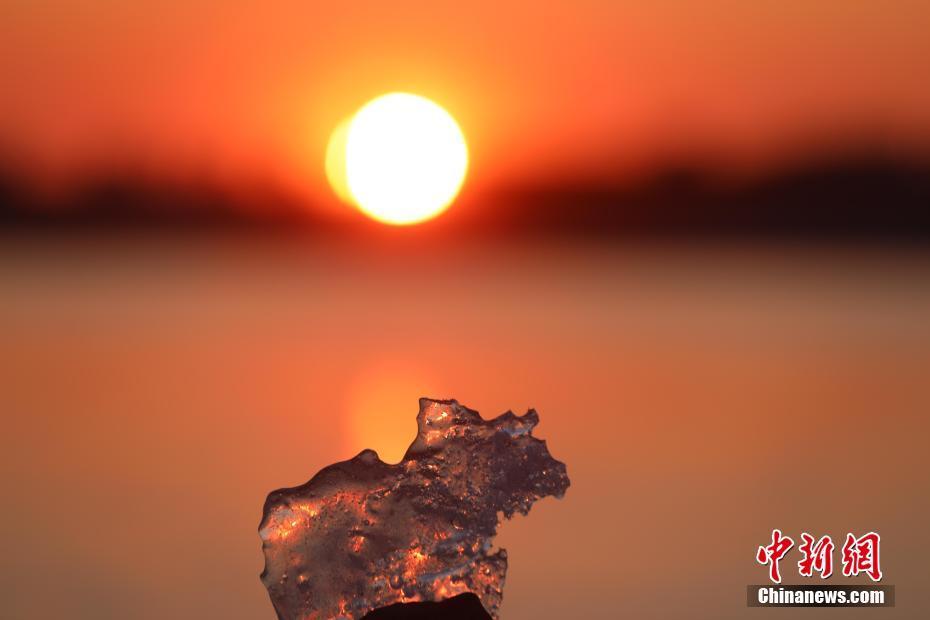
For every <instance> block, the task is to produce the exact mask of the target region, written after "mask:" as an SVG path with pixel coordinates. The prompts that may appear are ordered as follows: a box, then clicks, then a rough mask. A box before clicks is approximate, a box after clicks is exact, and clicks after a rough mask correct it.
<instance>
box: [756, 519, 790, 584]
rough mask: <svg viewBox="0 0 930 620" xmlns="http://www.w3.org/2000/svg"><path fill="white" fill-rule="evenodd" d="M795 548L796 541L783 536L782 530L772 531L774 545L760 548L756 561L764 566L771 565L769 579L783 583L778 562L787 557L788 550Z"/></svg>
mask: <svg viewBox="0 0 930 620" xmlns="http://www.w3.org/2000/svg"><path fill="white" fill-rule="evenodd" d="M793 546H794V541H793V540H791V538H789V537H788V536H782V535H781V530H772V544H771V545H769V546H767V547H759V550H758V551H757V552H756V561H757V562H758V563H759V564H762V565H763V566H764V565H765V564H768V565H769V579H771V580H772V581H774V582H775V583H781V574H780V573H779V572H778V562H779V561H780V560H781V559H782V558H783V557H785V554H786V553H788V550H789V549H791V547H793Z"/></svg>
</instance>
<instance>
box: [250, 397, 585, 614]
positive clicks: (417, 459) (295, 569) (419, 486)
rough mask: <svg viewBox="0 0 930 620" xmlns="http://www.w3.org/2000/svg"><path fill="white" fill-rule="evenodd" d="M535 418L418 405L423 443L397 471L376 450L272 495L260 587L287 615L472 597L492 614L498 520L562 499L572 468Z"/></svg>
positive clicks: (448, 404) (499, 560) (500, 578)
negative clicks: (553, 450)
mask: <svg viewBox="0 0 930 620" xmlns="http://www.w3.org/2000/svg"><path fill="white" fill-rule="evenodd" d="M538 422H539V417H538V416H537V415H536V412H535V411H533V410H532V409H531V410H530V411H528V412H527V413H526V415H524V416H522V417H518V416H515V415H514V414H513V413H511V412H509V411H508V412H507V413H505V414H503V415H501V416H499V417H497V418H495V419H493V420H484V419H482V418H481V416H480V415H478V412H477V411H472V410H471V409H468V408H466V407H463V406H461V405H459V404H458V403H457V402H456V401H454V400H430V399H426V398H423V399H420V412H419V414H418V415H417V426H418V429H419V430H418V432H417V436H416V439H414V441H413V443H412V444H411V445H410V448H408V449H407V453H406V454H405V455H404V459H403V460H402V461H401V462H400V463H398V464H397V465H388V464H386V463H384V462H382V461H381V460H380V459H379V458H378V455H377V454H376V453H375V452H373V451H371V450H364V451H362V452H361V453H360V454H359V455H358V456H356V457H355V458H353V459H351V460H349V461H343V462H342V463H336V464H335V465H330V466H329V467H326V468H325V469H323V470H321V471H320V472H319V473H318V474H317V475H315V476H314V477H313V478H312V479H311V480H310V481H309V482H307V483H306V484H304V485H303V486H299V487H296V488H293V489H281V490H278V491H274V492H272V493H271V494H270V495H269V496H268V499H267V500H266V501H265V509H264V514H263V517H262V522H261V525H260V526H259V533H260V535H261V538H262V541H263V544H262V548H263V550H264V553H265V570H264V572H263V573H262V582H263V583H264V584H265V587H267V588H268V593H269V594H270V596H271V601H272V603H273V604H274V607H275V610H276V611H277V613H278V618H280V619H281V620H311V619H320V620H323V619H326V618H352V619H358V618H361V617H362V616H364V615H365V614H366V613H368V612H370V611H372V610H374V609H378V608H381V607H385V606H387V605H391V604H394V603H409V602H416V601H440V600H443V599H447V598H449V597H453V596H456V595H458V594H463V593H466V592H471V593H473V594H475V595H476V596H477V597H478V599H479V600H480V601H481V604H482V605H483V606H484V608H485V609H486V610H487V611H488V613H489V614H491V616H493V617H495V618H496V617H497V615H498V609H499V607H500V604H501V598H502V596H503V593H502V589H503V586H504V575H505V573H506V571H507V553H506V551H504V550H503V549H500V550H498V551H496V552H493V551H492V549H491V539H492V538H493V537H494V535H495V533H496V531H497V525H498V513H503V514H504V515H505V516H506V517H507V518H510V517H511V516H513V514H514V513H515V512H521V513H523V514H526V513H527V512H529V510H530V507H531V506H532V504H533V502H535V501H536V500H537V499H539V498H542V497H545V496H548V495H554V496H556V497H561V496H562V495H564V493H565V490H566V489H567V488H568V485H569V480H568V476H567V475H566V472H565V465H564V464H562V463H560V462H559V461H556V460H555V459H553V458H552V456H551V455H550V454H549V450H548V449H547V448H546V443H545V442H544V441H542V440H539V439H536V438H535V437H533V436H532V431H533V427H535V426H536V424H537V423H538Z"/></svg>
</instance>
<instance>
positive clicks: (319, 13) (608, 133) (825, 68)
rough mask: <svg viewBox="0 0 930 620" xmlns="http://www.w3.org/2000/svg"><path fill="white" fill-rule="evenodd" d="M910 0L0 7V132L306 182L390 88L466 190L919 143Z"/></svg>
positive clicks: (917, 41) (63, 150)
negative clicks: (355, 114) (698, 162)
mask: <svg viewBox="0 0 930 620" xmlns="http://www.w3.org/2000/svg"><path fill="white" fill-rule="evenodd" d="M928 28H930V5H928V4H927V3H926V2H920V1H917V0H914V1H911V0H893V1H884V2H878V1H874V2H873V1H860V0H821V1H810V0H781V1H771V0H760V1H756V2H744V1H738V0H709V1H706V2H695V1H688V0H680V1H677V2H671V1H666V0H661V1H656V2H632V1H628V2H623V1H614V2H609V1H606V0H602V1H590V0H589V1H580V2H571V3H568V2H566V3H560V4H554V3H523V2H520V3H517V2H505V1H502V0H494V1H482V0H477V1H474V2H470V3H442V4H440V3H437V2H433V1H418V2H390V3H387V2H352V3H337V2H332V3H320V2H307V1H301V2H298V1H290V0H287V1H279V2H246V1H235V2H230V1H229V0H224V1H219V0H189V1H186V2H179V1H173V2H172V1H158V2H156V1H154V0H136V1H135V2H122V1H117V0H106V1H98V2H91V1H87V0H83V1H78V0H56V1H50V0H2V4H0V97H2V109H3V114H2V116H0V146H3V145H6V147H7V148H16V149H24V150H25V152H26V153H27V155H29V156H30V157H32V158H35V159H36V160H38V161H41V162H44V163H46V164H52V165H54V166H56V167H60V168H64V169H68V168H73V167H74V166H75V165H77V166H87V165H92V163H93V162H95V161H98V160H99V158H107V157H125V156H127V155H128V156H129V157H130V158H131V159H132V160H133V161H135V162H137V163H140V164H145V165H153V166H156V167H160V166H168V167H173V168H177V169H189V168H191V167H195V168H198V169H201V170H210V171H220V172H226V173H234V174H236V175H240V174H241V173H243V172H245V173H248V174H254V175H256V176H257V177H262V176H264V175H273V176H277V177H281V178H284V179H287V180H290V181H297V182H298V183H299V184H300V185H303V186H304V187H306V188H307V189H308V190H310V191H312V192H317V191H319V190H320V189H321V188H323V187H324V181H323V171H322V158H323V152H324V149H325V143H326V138H327V135H328V133H329V131H330V130H331V129H332V127H333V126H335V124H336V123H337V122H338V121H339V120H340V119H341V118H342V117H344V116H345V115H346V114H348V113H350V112H351V111H353V110H354V109H355V108H356V107H357V106H359V105H360V104H362V103H364V102H365V101H366V100H368V99H370V98H371V97H373V96H375V95H378V94H380V93H382V92H385V91H389V90H410V91H414V92H418V93H420V94H423V95H426V96H429V97H432V98H434V99H436V100H437V101H439V102H440V103H442V104H443V105H444V106H446V107H447V108H448V109H449V110H450V111H451V112H452V113H453V114H454V115H455V116H456V117H457V118H458V119H459V120H460V122H461V124H462V126H463V128H464V130H465V132H466V135H467V136H468V138H469V141H470V146H471V150H472V160H473V161H472V169H471V176H470V179H469V183H470V184H477V185H478V186H482V185H484V186H488V185H493V184H495V183H499V182H505V181H508V180H513V179H517V178H523V177H526V176H529V177H530V178H532V177H533V175H538V174H540V173H541V172H543V171H549V170H552V169H555V170H556V171H558V172H559V173H561V174H564V175H566V176H570V175H573V174H577V173H584V174H596V173H597V172H598V171H603V170H610V169H616V168H618V167H625V166H630V165H634V166H635V165H639V164H643V163H645V162H648V161H650V160H654V159H657V158H658V159H661V158H662V157H666V156H674V155H675V154H676V153H680V152H682V150H687V149H688V148H692V147H695V146H697V147H699V148H700V149H701V150H702V151H710V154H712V155H715V156H720V157H727V158H733V159H735V160H738V161H752V160H753V158H755V157H760V156H761V157H764V156H766V154H767V153H771V152H772V151H773V150H777V149H779V148H783V147H785V146H786V145H791V144H795V143H797V142H799V141H800V142H803V141H805V140H808V139H820V140H822V139H823V138H824V137H830V138H836V137H842V136H844V135H864V136H868V137H873V138H874V137H876V136H879V137H887V136H891V137H892V141H898V142H899V143H902V144H904V143H905V142H907V141H908V140H912V141H915V142H918V143H920V142H927V141H930V80H928V79H927V75H928V66H930V62H928V60H927V59H928V58H930V38H928V37H927V36H926V33H927V31H928Z"/></svg>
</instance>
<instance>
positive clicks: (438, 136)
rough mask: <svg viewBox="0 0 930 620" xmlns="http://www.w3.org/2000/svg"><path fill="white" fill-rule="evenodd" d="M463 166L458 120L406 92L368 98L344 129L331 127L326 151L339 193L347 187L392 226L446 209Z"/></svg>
mask: <svg viewBox="0 0 930 620" xmlns="http://www.w3.org/2000/svg"><path fill="white" fill-rule="evenodd" d="M340 134H341V135H340ZM343 153H344V155H343ZM343 157H344V160H343ZM332 160H335V161H332ZM343 162H344V163H343ZM339 164H343V165H344V168H343V167H342V166H340V165H339ZM467 168H468V147H467V146H466V145H465V136H464V135H462V130H461V129H459V126H458V124H457V123H456V122H455V119H453V118H452V116H451V115H450V114H449V113H448V112H446V111H445V110H444V109H442V108H441V107H440V106H439V105H437V104H435V103H433V102H432V101H430V100H429V99H426V98H424V97H420V96H418V95H410V94H406V93H391V94H388V95H382V96H381V97H378V98H376V99H373V100H372V101H370V102H368V103H367V104H365V106H363V107H362V109H360V110H359V111H358V112H357V113H356V114H355V116H353V117H352V118H351V120H349V121H348V127H347V130H346V127H345V126H344V124H341V125H340V127H339V128H337V129H336V131H335V132H333V137H332V138H331V140H330V148H329V150H328V153H327V175H328V176H329V178H330V182H331V183H332V185H333V188H334V189H335V190H336V192H337V193H338V194H340V196H342V197H345V194H346V193H348V195H349V196H350V197H351V200H352V202H354V203H355V204H356V205H357V206H358V208H359V209H361V211H362V212H364V213H366V214H367V215H369V216H371V217H372V218H374V219H376V220H378V221H380V222H384V223H387V224H395V225H405V224H415V223H417V222H422V221H424V220H428V219H430V218H432V217H435V216H436V215H438V214H440V213H442V212H443V211H445V210H446V209H447V208H448V207H449V205H450V204H451V203H452V201H453V200H454V199H455V196H456V195H457V194H458V192H459V189H460V188H461V187H462V182H463V181H464V180H465V171H466V169H467ZM343 171H344V173H343Z"/></svg>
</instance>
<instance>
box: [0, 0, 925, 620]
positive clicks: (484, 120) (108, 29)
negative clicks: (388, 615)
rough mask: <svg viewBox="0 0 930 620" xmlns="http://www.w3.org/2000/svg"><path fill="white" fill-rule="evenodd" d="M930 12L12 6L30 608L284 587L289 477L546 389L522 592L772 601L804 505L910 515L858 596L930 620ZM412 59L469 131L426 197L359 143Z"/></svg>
mask: <svg viewBox="0 0 930 620" xmlns="http://www.w3.org/2000/svg"><path fill="white" fill-rule="evenodd" d="M928 27H930V8H928V6H927V5H926V3H923V2H917V1H913V2H912V1H910V0H893V1H891V2H887V1H886V2H873V1H871V0H862V1H854V2H850V1H848V0H847V1H845V2H840V1H833V0H815V1H808V2H801V1H795V0H790V1H782V2H754V3H745V2H731V1H728V0H707V1H702V2H698V1H695V0H680V1H677V2H649V3H647V2H640V1H634V0H630V1H627V2H611V3H607V2H595V1H587V2H573V3H548V4H545V5H542V6H541V5H539V4H536V3H533V4H530V3H521V2H501V1H497V2H483V1H478V2H473V3H471V4H470V5H469V6H467V7H465V6H457V5H453V4H452V3H447V4H439V3H435V2H392V3H386V2H383V3H382V2H359V3H353V4H350V5H337V4H329V3H319V2H300V3H298V2H288V1H278V2H273V3H268V2H265V3H258V2H246V1H243V2H235V3H228V2H223V3H221V2H213V1H212V0H196V1H191V2H186V3H180V2H152V1H149V0H140V1H138V2H134V3H118V2H106V1H102V0H101V1H97V2H89V1H85V2H78V1H76V0H58V1H56V2H35V1H29V2H26V1H25V0H0V112H2V113H0V416H2V418H0V419H2V422H3V432H2V433H0V464H2V468H0V484H2V487H0V489H2V491H3V494H4V497H5V498H6V501H5V503H4V510H3V511H2V514H0V532H2V541H3V545H4V548H5V550H6V555H5V557H6V561H5V562H3V563H2V565H0V600H2V603H0V605H2V607H0V609H2V613H0V615H2V616H3V617H4V618H11V619H14V620H20V619H23V620H25V619H40V618H51V617H69V618H74V619H85V618H86V619H91V618H94V619H103V618H138V619H143V620H149V619H152V620H154V619H162V618H220V617H222V618H243V619H245V618H250V619H251V618H254V619H258V618H268V619H270V618H272V617H273V616H274V612H273V610H272V607H271V604H270V602H269V601H268V598H267V594H266V592H265V590H264V588H263V586H262V584H261V583H260V581H259V579H258V574H259V572H260V571H261V569H262V564H263V560H262V554H261V548H260V541H259V538H258V535H257V526H258V521H259V519H260V516H261V506H262V502H263V501H264V498H265V496H266V494H267V493H268V492H269V491H271V490H273V489H276V488H279V487H285V486H294V485H297V484H301V483H303V482H305V481H306V480H307V479H309V478H310V477H311V476H312V475H313V474H314V473H316V472H317V471H318V470H319V469H320V468H322V467H324V466H326V465H328V464H330V463H332V462H335V461H338V460H343V459H346V458H350V457H351V456H354V455H355V454H357V453H358V452H359V451H361V450H362V449H363V448H374V449H376V450H377V451H378V452H379V454H381V456H382V458H384V459H385V460H387V461H390V462H396V461H397V460H399V459H400V457H401V455H402V454H403V452H404V450H405V449H406V446H407V445H408V444H409V443H410V441H411V440H412V439H413V435H414V432H415V429H416V424H415V419H414V418H415V414H416V410H417V398H418V397H420V396H432V397H451V398H457V399H458V400H459V401H461V402H462V403H463V404H465V405H467V406H469V407H471V408H474V409H478V410H479V411H480V412H481V413H482V414H483V415H484V416H485V417H491V416H493V415H497V414H499V413H502V412H503V411H505V410H507V409H513V410H514V411H515V412H517V413H523V412H524V411H525V409H527V408H528V407H535V408H536V409H537V410H538V411H539V413H540V417H541V424H540V426H539V427H538V430H537V432H536V435H537V436H540V437H542V438H544V439H546V440H547V441H548V443H549V447H550V450H551V452H552V454H553V455H554V456H555V457H556V458H558V459H560V460H562V461H564V462H565V463H566V464H567V465H568V472H569V476H570V477H571V480H572V486H571V488H570V489H569V491H568V493H567V494H566V496H565V498H564V499H563V500H561V501H558V500H554V499H546V500H543V501H541V502H539V503H537V504H536V505H535V506H534V508H533V510H532V512H531V513H530V515H529V516H528V517H516V518H515V519H514V520H513V521H511V522H507V523H506V524H504V525H502V527H501V530H500V534H499V536H498V538H497V539H496V542H497V543H498V544H499V545H500V546H503V547H505V548H507V549H508V551H509V554H510V555H509V557H510V569H509V572H508V577H507V585H506V588H505V597H504V606H503V609H502V617H503V618H507V619H511V620H519V619H529V618H559V617H635V618H666V617H668V616H670V615H685V614H687V615H689V616H694V617H702V618H704V617H706V618H743V617H753V616H759V615H764V614H766V613H769V612H765V611H759V610H758V609H750V608H747V607H746V606H745V586H746V585H747V584H751V583H763V582H764V580H765V578H766V574H767V573H766V568H765V567H762V566H760V565H758V564H756V562H755V559H754V558H755V551H756V548H757V547H758V546H759V545H762V544H766V543H768V542H770V536H771V530H772V529H773V528H780V529H782V530H783V531H784V532H785V533H786V534H789V535H791V536H792V537H794V538H795V540H798V538H799V536H800V533H801V532H802V531H808V532H811V533H813V534H816V535H818V536H819V535H824V534H830V535H832V536H833V538H834V540H838V539H839V540H841V539H842V538H843V537H844V536H845V534H846V532H847V531H849V532H854V533H858V534H862V533H865V532H867V531H869V530H874V531H877V532H879V533H880V534H881V536H882V543H883V545H882V554H883V555H882V564H883V570H884V574H885V579H884V581H883V583H886V584H893V585H895V586H896V587H897V607H895V608H893V609H880V610H868V609H855V610H846V611H844V615H845V616H849V617H863V618H864V617H872V616H877V615H879V614H880V615H881V616H882V617H885V616H894V617H896V618H924V617H926V616H927V614H928V612H930V595H928V594H927V592H926V587H925V584H924V581H925V579H924V578H925V576H926V564H925V558H926V555H927V553H928V552H930V535H928V534H927V530H926V527H925V523H926V522H927V521H928V519H930V502H928V499H927V494H926V492H925V491H926V489H927V488H928V486H930V456H928V453H927V450H926V447H925V444H926V438H927V436H928V430H930V429H928V422H927V412H928V410H930V393H928V388H927V386H928V371H927V369H928V368H930V324H928V320H927V317H928V316H930V253H928V241H930V213H928V206H930V80H928V79H927V76H928V75H930V73H928V70H930V61H928V59H930V39H928V38H927V37H926V36H925V35H926V32H927V29H928ZM394 90H406V91H411V92H416V93H419V94H422V95H424V96H427V97H430V98H432V99H434V100H436V101H438V102H440V103H441V104H442V105H443V106H444V107H445V108H446V109H448V110H449V111H450V112H451V113H452V114H453V116H454V117H455V118H456V119H458V121H459V123H460V124H461V126H462V129H463V130H464V132H465V135H466V137H467V139H468V142H469V148H470V154H471V165H470V169H469V175H468V178H467V180H466V183H465V186H464V188H463V190H462V193H461V195H460V196H459V199H458V200H457V201H456V202H455V203H454V204H453V205H452V207H451V208H450V209H449V211H448V212H446V213H445V214H443V215H441V216H439V217H438V218H436V219H435V220H432V221H429V222H426V223H424V224H420V225H417V226H413V227H408V228H395V227H389V226H385V225H382V224H379V223H376V222H373V221H370V220H368V219H367V218H365V217H364V216H363V215H362V214H360V213H359V212H358V211H356V210H354V209H352V208H350V207H348V206H345V205H343V204H342V203H340V202H339V200H338V199H337V198H336V197H335V195H333V192H332V190H331V189H330V188H329V186H328V184H327V182H326V179H325V174H324V167H323V160H324V154H325V149H326V144H327V140H328V138H329V134H330V132H331V131H332V130H333V129H334V128H335V126H336V125H337V123H339V122H340V120H341V119H343V118H344V117H345V116H346V115H347V114H349V113H351V112H352V111H353V110H355V109H356V108H358V106H360V105H361V104H363V103H364V102H365V101H367V100H369V99H371V98H372V97H374V96H377V95H379V94H381V93H383V92H387V91H394ZM797 559H799V556H798V554H797V551H796V550H794V551H792V553H791V554H789V556H788V557H787V558H786V560H784V561H783V563H782V570H783V574H784V575H785V576H786V582H789V583H791V582H798V581H799V578H798V576H797V571H796V568H795V563H796V561H797ZM837 559H838V558H837ZM855 582H856V581H855V580H850V579H846V578H843V577H840V576H836V575H835V576H834V577H833V578H832V579H831V580H830V582H828V583H843V584H845V583H855ZM824 613H825V612H823V611H821V610H808V609H800V610H792V616H795V615H801V616H814V615H823V614H824Z"/></svg>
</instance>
